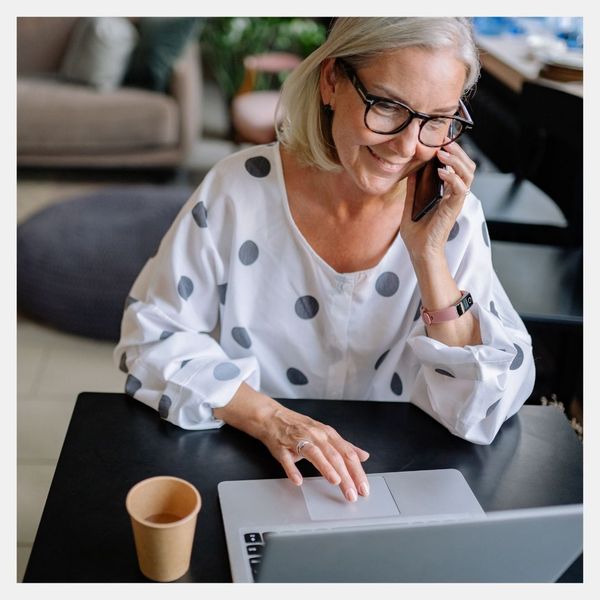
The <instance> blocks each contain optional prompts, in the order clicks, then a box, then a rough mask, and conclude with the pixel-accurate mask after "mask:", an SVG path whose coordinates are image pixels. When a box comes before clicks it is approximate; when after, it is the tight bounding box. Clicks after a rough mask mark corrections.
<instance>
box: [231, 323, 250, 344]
mask: <svg viewBox="0 0 600 600" xmlns="http://www.w3.org/2000/svg"><path fill="white" fill-rule="evenodd" d="M231 337H232V338H233V339H234V340H235V341H236V342H237V343H238V344H239V345H240V346H241V347H242V348H250V346H252V340H251V339H250V334H249V333H248V331H247V330H246V329H245V328H244V327H234V328H233V329H232V330H231Z"/></svg>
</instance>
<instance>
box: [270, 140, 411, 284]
mask: <svg viewBox="0 0 600 600" xmlns="http://www.w3.org/2000/svg"><path fill="white" fill-rule="evenodd" d="M273 154H274V160H275V166H276V169H275V170H276V171H277V181H278V183H279V188H280V192H281V204H282V207H283V211H284V213H285V216H286V219H287V221H288V225H289V227H290V229H291V230H292V233H293V234H294V236H295V237H296V239H297V240H298V241H299V242H300V243H301V244H302V246H304V247H305V248H306V250H307V251H308V253H309V254H310V255H311V256H312V257H313V260H314V261H315V262H316V263H318V264H319V265H320V266H321V268H322V269H324V270H325V271H326V272H327V273H328V274H329V275H330V276H333V277H335V278H336V279H338V280H340V279H348V280H356V279H358V278H361V279H365V278H370V277H372V276H373V275H374V274H375V273H377V272H379V271H380V270H381V266H382V265H383V264H384V263H385V262H386V261H387V259H388V257H389V256H390V254H391V253H392V252H395V250H396V246H398V244H400V243H402V240H401V237H400V231H399V230H398V232H397V233H396V236H395V237H394V239H393V241H392V243H391V244H390V246H389V248H388V249H387V250H386V252H385V254H384V255H383V256H382V258H381V260H380V261H379V262H378V263H377V264H376V265H375V266H373V267H371V268H369V269H362V270H359V271H350V272H347V273H340V272H339V271H336V270H335V269H334V268H333V267H332V266H331V265H330V264H329V263H328V262H327V261H326V260H324V259H323V258H322V257H321V256H320V255H319V254H318V253H317V252H316V251H315V249H314V248H313V247H312V246H311V245H310V243H309V241H308V240H307V239H306V238H305V237H304V234H303V233H302V232H301V231H300V228H299V227H298V225H297V224H296V221H295V220H294V216H293V215H292V211H291V209H290V203H289V197H288V193H287V188H286V185H285V179H284V176H283V163H282V160H281V150H280V143H279V142H278V141H277V142H274V144H273Z"/></svg>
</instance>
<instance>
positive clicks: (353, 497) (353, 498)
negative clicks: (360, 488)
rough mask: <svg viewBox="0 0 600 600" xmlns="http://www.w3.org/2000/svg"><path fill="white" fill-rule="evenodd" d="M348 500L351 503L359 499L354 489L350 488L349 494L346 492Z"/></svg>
mask: <svg viewBox="0 0 600 600" xmlns="http://www.w3.org/2000/svg"><path fill="white" fill-rule="evenodd" d="M346 499H347V500H348V501H349V502H356V500H357V499H358V496H357V495H356V491H355V490H354V488H350V489H349V490H348V491H347V492H346Z"/></svg>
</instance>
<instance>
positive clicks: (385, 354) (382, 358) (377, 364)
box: [375, 350, 389, 371]
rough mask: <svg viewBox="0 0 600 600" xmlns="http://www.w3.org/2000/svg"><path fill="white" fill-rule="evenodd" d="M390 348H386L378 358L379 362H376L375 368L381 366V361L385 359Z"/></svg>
mask: <svg viewBox="0 0 600 600" xmlns="http://www.w3.org/2000/svg"><path fill="white" fill-rule="evenodd" d="M388 352H389V350H386V351H385V352H384V353H383V354H382V355H381V356H380V357H379V358H378V359H377V362H376V363H375V370H376V371H377V369H379V367H380V366H381V363H382V362H383V361H384V360H385V357H386V356H387V355H388Z"/></svg>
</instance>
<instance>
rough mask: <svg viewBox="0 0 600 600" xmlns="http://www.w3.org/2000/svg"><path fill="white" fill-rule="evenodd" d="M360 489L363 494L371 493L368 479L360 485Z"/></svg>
mask: <svg viewBox="0 0 600 600" xmlns="http://www.w3.org/2000/svg"><path fill="white" fill-rule="evenodd" d="M358 491H359V492H360V493H361V495H362V496H368V495H369V484H368V483H367V482H366V481H363V482H362V483H361V484H360V485H359V486H358Z"/></svg>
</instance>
